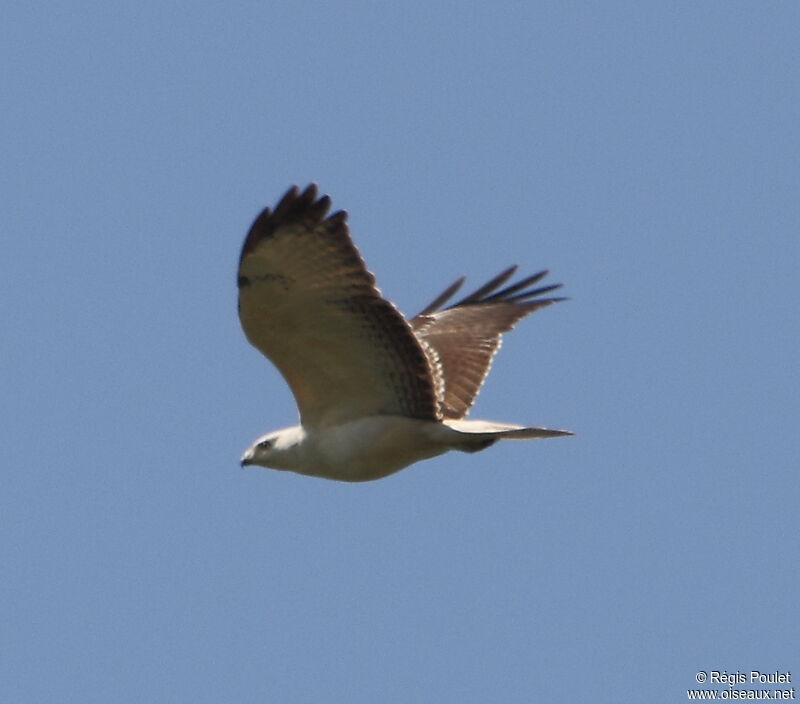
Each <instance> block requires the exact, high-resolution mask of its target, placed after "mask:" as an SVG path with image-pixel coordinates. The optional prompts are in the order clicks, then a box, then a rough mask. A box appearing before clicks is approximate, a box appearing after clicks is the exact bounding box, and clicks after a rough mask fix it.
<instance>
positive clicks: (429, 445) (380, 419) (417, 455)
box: [303, 416, 449, 482]
mask: <svg viewBox="0 0 800 704" xmlns="http://www.w3.org/2000/svg"><path fill="white" fill-rule="evenodd" d="M438 429H439V424H438V423H433V422H430V421H420V420H414V419H411V418H402V417H399V416H371V417H369V418H361V419H359V420H355V421H351V422H349V423H345V424H343V425H340V426H336V427H329V428H322V429H316V430H312V431H311V432H309V436H308V438H307V443H308V445H307V447H308V456H307V457H306V458H305V459H306V460H307V461H306V462H304V465H305V466H304V467H303V473H304V474H312V475H314V476H319V477H327V478H329V479H338V480H341V481H353V482H358V481H368V480H370V479H380V478H381V477H385V476H387V475H389V474H392V473H393V472H397V471H398V470H400V469H403V467H407V466H408V465H410V464H412V463H414V462H418V461H419V460H424V459H427V458H429V457H435V456H436V455H441V454H442V453H443V452H446V451H447V450H448V449H449V448H448V447H447V445H445V444H443V443H442V442H440V441H437V440H436V438H437V435H438V434H437V432H436V431H437V430H438Z"/></svg>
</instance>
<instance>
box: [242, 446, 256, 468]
mask: <svg viewBox="0 0 800 704" xmlns="http://www.w3.org/2000/svg"><path fill="white" fill-rule="evenodd" d="M251 464H253V452H252V450H248V451H247V452H245V453H244V454H243V455H242V459H241V460H240V461H239V466H240V467H241V468H242V469H244V468H245V467H247V466H248V465H251Z"/></svg>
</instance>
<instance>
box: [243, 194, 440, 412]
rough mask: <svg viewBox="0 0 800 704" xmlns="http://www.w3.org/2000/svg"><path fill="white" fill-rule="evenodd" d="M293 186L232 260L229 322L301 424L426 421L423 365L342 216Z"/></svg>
mask: <svg viewBox="0 0 800 704" xmlns="http://www.w3.org/2000/svg"><path fill="white" fill-rule="evenodd" d="M329 208H330V198H329V197H328V196H323V197H321V198H318V197H317V187H316V185H314V184H312V185H310V186H308V187H307V188H306V189H305V190H304V191H303V192H302V193H301V192H300V191H299V189H298V188H297V187H296V186H294V187H292V188H291V189H290V190H289V191H288V192H287V193H286V195H285V196H284V197H283V198H282V199H281V201H280V203H278V205H277V207H276V208H275V210H274V211H271V210H270V209H269V208H267V209H266V210H264V211H263V212H262V213H261V215H259V216H258V217H257V218H256V220H255V222H254V223H253V226H252V227H251V228H250V232H249V233H248V235H247V238H246V239H245V241H244V246H243V247H242V253H241V257H240V260H239V277H238V282H239V319H240V320H241V323H242V328H243V329H244V332H245V335H246V336H247V339H248V340H249V341H250V342H251V343H252V344H253V345H254V346H255V347H257V348H258V349H259V350H260V351H261V352H262V353H264V354H265V355H266V356H267V357H268V358H269V359H270V360H271V361H272V362H273V363H274V364H275V366H276V367H277V368H278V369H279V370H280V372H281V374H283V376H284V378H285V379H286V381H287V382H288V384H289V386H290V388H291V390H292V393H293V394H294V397H295V399H296V401H297V406H298V408H299V410H300V416H301V420H302V423H303V424H304V425H310V426H320V425H328V424H335V423H341V422H344V421H347V420H351V419H354V418H359V417H362V416H368V415H375V414H391V415H401V416H407V417H411V418H420V419H426V420H436V419H438V418H439V417H440V415H439V404H438V401H437V398H436V388H435V387H436V382H435V380H434V375H433V373H432V372H431V366H430V363H429V361H428V357H427V356H426V353H425V351H424V350H423V343H420V342H419V341H418V340H417V338H415V337H414V334H413V333H412V331H411V328H410V326H409V324H408V323H407V322H406V320H405V319H404V318H403V316H402V315H401V314H400V313H399V312H398V310H397V309H396V308H395V307H394V306H393V305H392V304H391V303H389V301H387V300H385V299H384V298H382V297H381V294H380V291H378V289H377V288H376V287H375V277H374V276H373V275H372V274H371V273H370V272H368V271H367V269H366V267H365V265H364V261H363V260H362V259H361V256H360V255H359V253H358V250H357V249H356V247H355V245H354V244H353V242H352V241H351V239H350V235H349V233H348V228H347V223H346V219H347V214H346V213H345V212H344V211H342V210H340V211H338V212H335V213H333V214H332V215H328V214H327V213H328V209H329Z"/></svg>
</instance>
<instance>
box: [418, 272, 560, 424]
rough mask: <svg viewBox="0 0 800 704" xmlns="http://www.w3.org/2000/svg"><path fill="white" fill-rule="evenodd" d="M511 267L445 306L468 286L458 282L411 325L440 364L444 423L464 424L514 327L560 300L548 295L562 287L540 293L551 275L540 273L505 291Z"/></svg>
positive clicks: (549, 286) (549, 288)
mask: <svg viewBox="0 0 800 704" xmlns="http://www.w3.org/2000/svg"><path fill="white" fill-rule="evenodd" d="M516 270H517V267H516V266H512V267H510V268H508V269H506V270H505V271H503V272H502V273H500V274H498V275H497V276H496V277H495V278H493V279H492V280H491V281H489V282H488V283H486V284H484V285H483V286H481V287H480V288H479V289H477V290H476V291H473V292H472V293H471V294H469V295H468V296H466V297H464V298H462V299H461V300H460V301H458V302H456V303H453V304H451V305H449V306H446V304H447V302H448V301H449V300H450V299H451V298H452V297H453V296H454V295H455V294H456V293H457V292H458V290H459V289H460V288H461V285H462V284H463V283H464V277H463V276H462V277H461V278H460V279H458V280H456V281H455V282H454V283H453V284H451V285H450V286H449V287H448V288H447V289H445V291H443V292H442V293H441V294H440V295H439V296H437V297H436V298H435V299H434V300H433V301H432V302H431V303H430V304H429V305H427V306H425V308H424V309H423V310H422V311H421V312H420V313H419V314H418V315H416V316H415V317H414V318H413V319H412V320H411V327H412V329H413V330H414V334H415V335H416V336H417V337H418V338H419V339H420V341H422V342H423V343H424V344H426V345H428V346H430V347H431V348H432V349H433V350H434V351H435V353H436V355H437V356H438V358H439V364H440V366H441V371H442V376H443V382H444V401H443V406H442V416H443V417H444V418H452V419H459V418H463V417H464V416H465V415H466V414H467V412H468V411H469V409H470V407H471V406H472V404H473V402H474V401H475V397H476V396H477V395H478V391H480V388H481V385H482V384H483V380H484V379H485V378H486V375H487V374H488V373H489V368H490V367H491V364H492V357H493V356H494V354H495V352H497V350H498V348H499V347H500V342H501V336H502V334H503V333H504V332H507V331H509V330H511V328H512V327H514V324H515V323H516V322H517V321H518V320H520V319H521V318H524V317H525V316H526V315H528V313H532V312H533V311H535V310H538V309H539V308H543V307H544V306H549V305H551V304H552V303H556V302H557V301H563V300H564V299H563V298H559V297H547V296H546V294H548V293H550V292H551V291H554V290H556V289H557V288H560V286H561V284H553V285H548V286H539V287H536V284H538V283H539V281H541V280H542V279H543V278H544V277H545V276H546V275H547V271H540V272H539V273H537V274H534V275H533V276H529V277H527V278H525V279H522V280H521V281H518V282H516V283H514V284H511V285H510V286H506V287H505V288H501V287H502V286H503V285H504V284H505V283H506V282H507V281H508V280H509V279H510V278H511V277H512V276H513V275H514V273H515V272H516Z"/></svg>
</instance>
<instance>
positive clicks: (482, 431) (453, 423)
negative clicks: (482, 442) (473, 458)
mask: <svg viewBox="0 0 800 704" xmlns="http://www.w3.org/2000/svg"><path fill="white" fill-rule="evenodd" d="M442 424H443V425H446V426H447V427H448V428H451V429H452V430H455V431H457V432H459V433H466V434H468V435H482V436H483V439H486V440H489V439H500V438H506V439H509V440H525V439H531V438H555V437H559V436H561V435H574V433H573V432H572V431H571V430H554V429H551V428H540V427H535V426H531V427H528V426H524V425H515V424H513V423H496V422H494V421H491V420H445V421H442Z"/></svg>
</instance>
